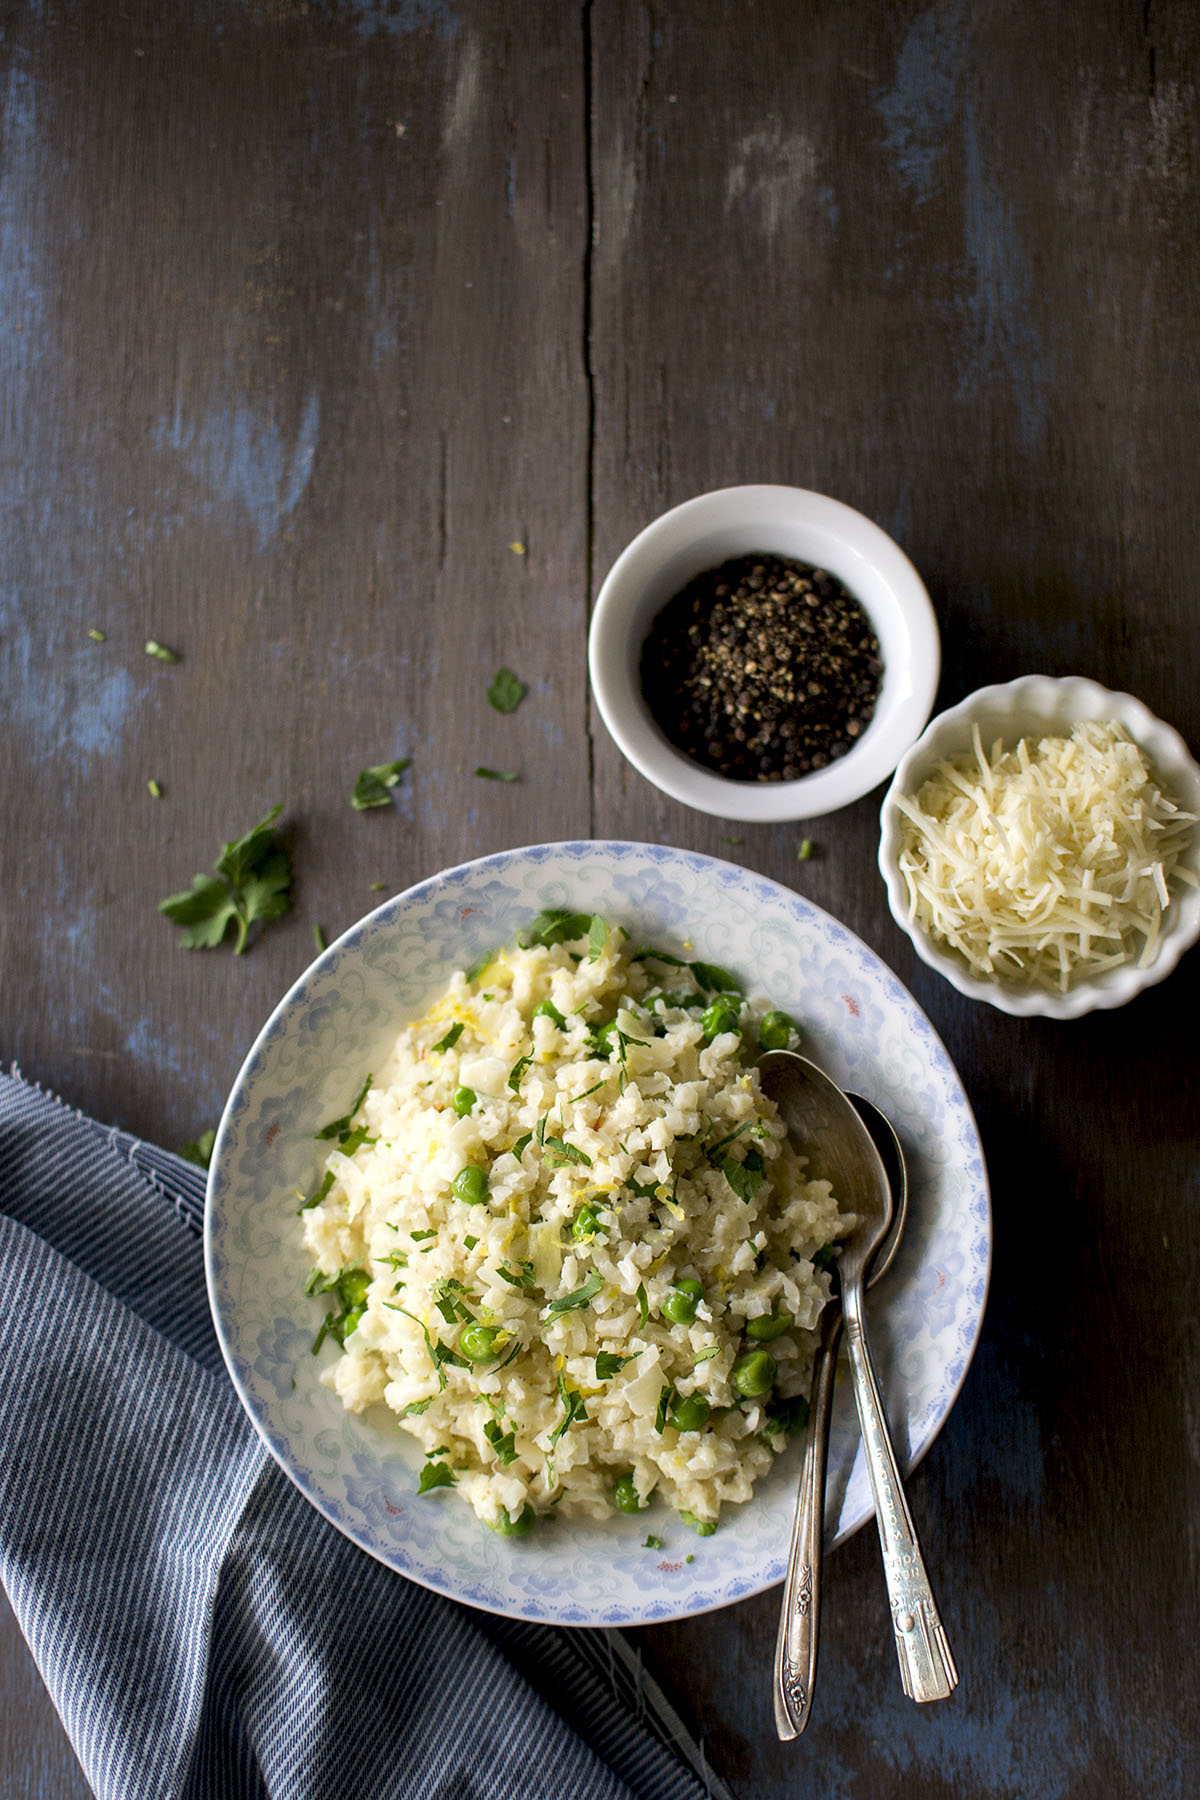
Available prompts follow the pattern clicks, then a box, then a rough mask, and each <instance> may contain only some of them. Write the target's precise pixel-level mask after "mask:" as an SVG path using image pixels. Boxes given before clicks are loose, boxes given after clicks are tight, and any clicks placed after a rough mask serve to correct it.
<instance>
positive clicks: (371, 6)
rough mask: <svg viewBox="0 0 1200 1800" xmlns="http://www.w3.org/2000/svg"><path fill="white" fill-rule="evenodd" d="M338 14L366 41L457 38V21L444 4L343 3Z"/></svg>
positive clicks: (421, 0) (418, 0)
mask: <svg viewBox="0 0 1200 1800" xmlns="http://www.w3.org/2000/svg"><path fill="white" fill-rule="evenodd" d="M339 11H341V13H342V14H343V16H344V17H346V18H349V19H352V20H353V21H354V24H355V25H356V26H357V28H358V31H359V34H360V35H361V36H362V37H365V38H373V37H391V38H403V37H408V36H409V35H410V33H412V32H414V31H431V32H433V33H434V34H435V35H436V36H438V37H440V38H447V39H448V38H454V37H457V36H458V29H459V25H458V18H457V16H456V14H455V12H454V8H453V7H452V6H448V5H447V4H446V0H342V3H341V6H340V8H339Z"/></svg>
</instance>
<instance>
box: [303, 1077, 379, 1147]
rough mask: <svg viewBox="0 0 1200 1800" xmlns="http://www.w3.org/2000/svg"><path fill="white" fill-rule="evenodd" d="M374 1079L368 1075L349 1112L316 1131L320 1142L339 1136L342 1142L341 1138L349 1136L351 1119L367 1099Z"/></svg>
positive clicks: (351, 1103)
mask: <svg viewBox="0 0 1200 1800" xmlns="http://www.w3.org/2000/svg"><path fill="white" fill-rule="evenodd" d="M373 1079H374V1077H373V1076H370V1075H368V1076H367V1079H366V1080H365V1081H364V1082H363V1084H362V1086H361V1087H360V1088H359V1090H358V1092H357V1094H356V1095H355V1096H354V1099H353V1100H352V1101H351V1102H350V1111H349V1112H348V1113H344V1114H343V1115H342V1117H341V1118H340V1119H332V1120H330V1122H329V1124H328V1125H326V1126H324V1127H323V1128H322V1129H321V1130H320V1131H318V1132H317V1133H316V1137H317V1141H318V1143H324V1142H326V1141H327V1140H328V1139H329V1138H337V1139H338V1141H339V1142H341V1140H342V1139H343V1138H347V1137H349V1135H350V1129H351V1127H350V1121H351V1120H352V1119H353V1117H354V1115H355V1113H356V1112H357V1111H358V1109H359V1107H360V1106H361V1105H362V1103H363V1101H364V1100H365V1099H366V1097H367V1094H368V1093H369V1091H370V1087H371V1082H372V1080H373Z"/></svg>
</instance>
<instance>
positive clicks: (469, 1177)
mask: <svg viewBox="0 0 1200 1800" xmlns="http://www.w3.org/2000/svg"><path fill="white" fill-rule="evenodd" d="M450 1186H451V1188H452V1189H453V1190H454V1192H455V1193H456V1194H457V1195H458V1197H459V1199H460V1200H463V1201H465V1202H466V1204H467V1205H468V1206H482V1205H483V1203H484V1201H485V1200H486V1199H487V1191H488V1178H487V1171H486V1170H484V1169H481V1168H480V1167H479V1165H478V1163H468V1164H467V1166H466V1168H465V1169H460V1170H459V1171H458V1174H457V1175H456V1176H455V1177H454V1180H453V1181H452V1182H451V1183H450Z"/></svg>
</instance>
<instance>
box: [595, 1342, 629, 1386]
mask: <svg viewBox="0 0 1200 1800" xmlns="http://www.w3.org/2000/svg"><path fill="white" fill-rule="evenodd" d="M636 1361H637V1358H636V1356H618V1355H617V1353H616V1351H615V1350H599V1351H597V1353H596V1380H597V1381H611V1380H612V1378H613V1376H614V1375H619V1374H620V1373H621V1370H622V1369H623V1368H624V1367H625V1364H626V1363H631V1362H636Z"/></svg>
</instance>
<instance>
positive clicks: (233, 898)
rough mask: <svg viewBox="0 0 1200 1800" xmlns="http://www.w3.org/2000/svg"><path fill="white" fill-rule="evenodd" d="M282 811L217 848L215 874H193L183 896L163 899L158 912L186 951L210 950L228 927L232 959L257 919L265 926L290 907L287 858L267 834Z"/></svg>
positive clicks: (275, 811) (275, 808)
mask: <svg viewBox="0 0 1200 1800" xmlns="http://www.w3.org/2000/svg"><path fill="white" fill-rule="evenodd" d="M282 811H283V808H282V806H273V807H272V808H271V810H270V812H269V813H268V814H267V816H266V818H265V819H263V820H261V822H260V823H259V824H257V825H255V826H254V828H253V829H252V830H251V831H248V832H247V833H246V835H245V837H242V838H236V839H235V840H234V841H233V843H231V844H226V845H224V847H223V848H222V851H221V854H220V856H219V857H218V858H217V860H216V862H215V863H214V864H213V868H214V870H215V874H213V875H194V876H193V877H192V885H191V887H190V888H188V889H187V890H186V892H184V893H182V894H168V896H167V898H166V899H165V900H160V901H159V903H158V910H159V912H161V913H165V914H166V916H167V918H168V919H170V921H171V923H172V924H173V925H178V926H180V928H181V929H182V931H183V938H182V940H181V942H182V947H183V948H184V949H185V950H215V949H216V947H217V945H218V944H220V943H223V942H224V939H225V934H226V932H227V931H228V930H229V927H230V926H231V925H233V926H234V927H235V928H236V931H237V941H236V942H235V944H234V946H233V949H234V955H235V956H240V955H241V954H242V952H243V950H244V949H245V948H246V937H247V933H248V932H249V930H250V927H251V925H253V924H254V923H255V921H256V920H262V922H263V923H264V924H266V923H267V922H268V921H270V920H271V919H280V918H282V917H283V915H284V913H285V912H287V911H288V909H289V908H290V906H291V904H292V898H291V886H292V864H291V858H290V857H289V856H288V853H287V851H286V850H284V849H283V848H282V847H281V846H280V845H279V844H278V843H277V842H276V841H275V837H274V834H273V832H272V830H271V827H272V825H273V824H274V822H275V820H276V819H277V818H278V817H279V814H280V813H281V812H282Z"/></svg>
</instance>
